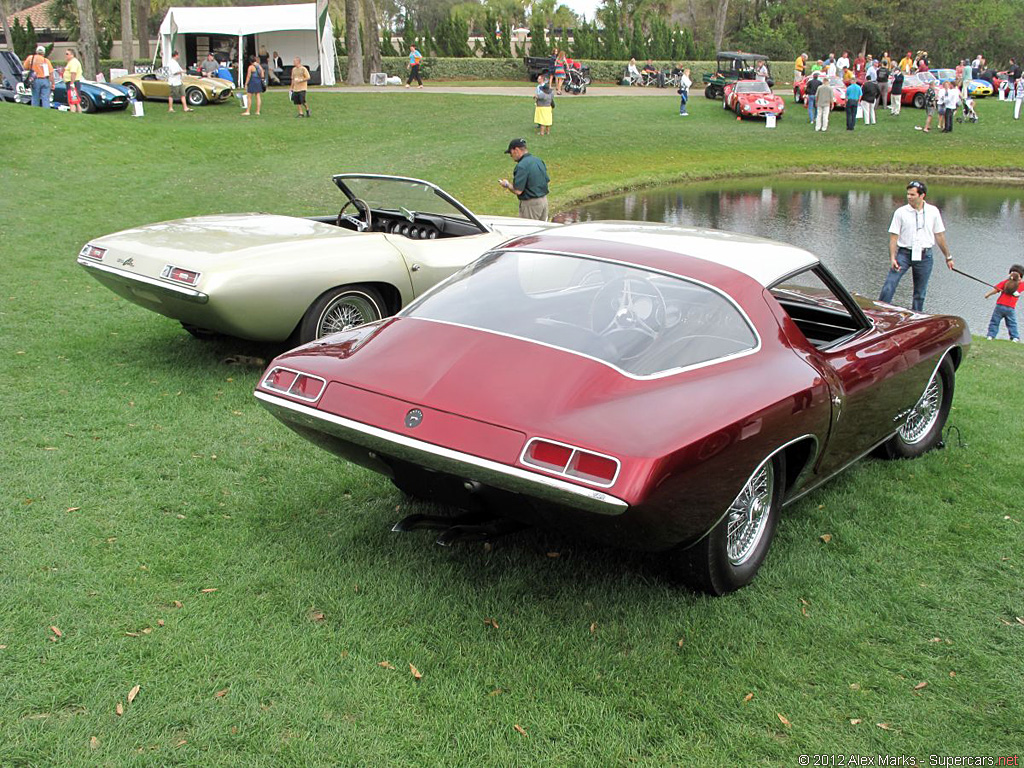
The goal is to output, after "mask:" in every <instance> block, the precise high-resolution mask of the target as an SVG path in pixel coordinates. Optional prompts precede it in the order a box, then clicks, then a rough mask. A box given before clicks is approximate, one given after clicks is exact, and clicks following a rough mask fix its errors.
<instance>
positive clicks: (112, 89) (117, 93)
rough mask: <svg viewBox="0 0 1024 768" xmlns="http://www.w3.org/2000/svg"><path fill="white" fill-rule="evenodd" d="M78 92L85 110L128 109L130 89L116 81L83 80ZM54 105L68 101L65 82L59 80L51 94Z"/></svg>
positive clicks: (55, 106)
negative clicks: (95, 81)
mask: <svg viewBox="0 0 1024 768" xmlns="http://www.w3.org/2000/svg"><path fill="white" fill-rule="evenodd" d="M78 93H79V95H80V97H81V99H82V111H83V112H98V111H100V110H103V109H127V108H128V102H129V101H130V99H129V97H128V90H127V89H126V88H124V87H123V86H120V85H115V84H114V83H94V82H93V81H91V80H82V81H80V82H79V84H78ZM51 101H52V106H53V107H54V108H59V107H58V105H60V104H64V105H66V104H67V103H68V87H67V85H66V84H65V83H63V82H58V83H57V84H56V85H54V87H53V95H52V96H51Z"/></svg>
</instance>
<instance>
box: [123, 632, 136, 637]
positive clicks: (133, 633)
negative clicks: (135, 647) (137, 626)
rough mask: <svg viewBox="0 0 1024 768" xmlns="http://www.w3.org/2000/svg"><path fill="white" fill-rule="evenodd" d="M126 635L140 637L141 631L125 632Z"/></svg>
mask: <svg viewBox="0 0 1024 768" xmlns="http://www.w3.org/2000/svg"><path fill="white" fill-rule="evenodd" d="M125 635H126V636H128V637H138V636H139V633H138V632H125Z"/></svg>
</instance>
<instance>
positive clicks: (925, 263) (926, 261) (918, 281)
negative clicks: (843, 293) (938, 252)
mask: <svg viewBox="0 0 1024 768" xmlns="http://www.w3.org/2000/svg"><path fill="white" fill-rule="evenodd" d="M910 255H911V253H910V249H909V248H897V249H896V263H897V264H898V265H899V267H900V268H899V271H897V270H895V269H892V268H891V267H890V268H889V274H888V275H886V276H885V284H884V285H883V286H882V292H881V293H880V294H879V296H878V300H879V301H884V302H885V303H886V304H891V303H892V297H893V296H894V295H895V294H896V286H898V285H899V284H900V278H902V277H903V275H904V274H906V271H907V268H908V267H909V268H910V269H911V270H913V272H914V303H913V305H912V307H911V308H912V309H913V310H914V311H915V312H923V311H924V294H925V292H926V291H927V290H928V278H929V277H931V275H932V249H931V248H925V249H924V250H923V251H921V260H920V261H911V260H910Z"/></svg>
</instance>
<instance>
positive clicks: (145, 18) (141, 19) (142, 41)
mask: <svg viewBox="0 0 1024 768" xmlns="http://www.w3.org/2000/svg"><path fill="white" fill-rule="evenodd" d="M135 28H136V29H137V30H138V31H139V58H140V59H142V63H143V64H148V63H149V62H150V61H152V59H151V58H150V57H151V56H152V54H151V53H150V51H149V0H136V2H135Z"/></svg>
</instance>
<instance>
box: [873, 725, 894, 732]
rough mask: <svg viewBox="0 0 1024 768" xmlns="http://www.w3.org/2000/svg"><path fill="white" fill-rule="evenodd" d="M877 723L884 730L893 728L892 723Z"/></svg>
mask: <svg viewBox="0 0 1024 768" xmlns="http://www.w3.org/2000/svg"><path fill="white" fill-rule="evenodd" d="M875 725H877V726H878V727H879V728H881V729H882V730H883V731H891V730H892V728H891V727H890V725H889V724H888V723H875Z"/></svg>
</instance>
